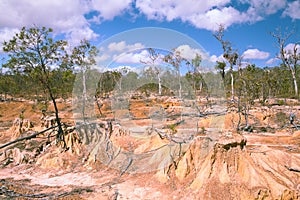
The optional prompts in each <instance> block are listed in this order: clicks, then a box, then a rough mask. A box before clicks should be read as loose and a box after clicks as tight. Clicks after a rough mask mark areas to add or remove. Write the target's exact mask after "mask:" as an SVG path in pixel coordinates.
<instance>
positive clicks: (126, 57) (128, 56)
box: [113, 50, 149, 64]
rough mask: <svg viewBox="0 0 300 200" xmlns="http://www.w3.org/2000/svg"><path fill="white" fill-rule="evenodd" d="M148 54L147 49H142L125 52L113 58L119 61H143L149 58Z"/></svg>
mask: <svg viewBox="0 0 300 200" xmlns="http://www.w3.org/2000/svg"><path fill="white" fill-rule="evenodd" d="M148 55H149V54H148V51H147V50H142V51H141V52H130V53H126V52H125V53H121V54H120V55H115V56H113V60H114V61H115V62H117V63H132V64H133V63H141V61H143V60H146V59H147V58H148Z"/></svg>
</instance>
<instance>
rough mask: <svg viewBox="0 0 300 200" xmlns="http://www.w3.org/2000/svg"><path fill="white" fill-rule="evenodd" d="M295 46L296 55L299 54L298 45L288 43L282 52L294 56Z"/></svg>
mask: <svg viewBox="0 0 300 200" xmlns="http://www.w3.org/2000/svg"><path fill="white" fill-rule="evenodd" d="M295 45H296V49H297V54H300V45H299V44H294V43H289V44H287V45H286V46H285V47H284V50H285V51H286V53H287V54H294V47H295Z"/></svg>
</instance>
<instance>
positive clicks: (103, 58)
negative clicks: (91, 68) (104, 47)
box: [95, 54, 110, 63]
mask: <svg viewBox="0 0 300 200" xmlns="http://www.w3.org/2000/svg"><path fill="white" fill-rule="evenodd" d="M109 58H110V55H108V54H102V55H98V56H96V58H95V60H96V62H97V63H99V62H103V61H106V60H108V59H109Z"/></svg>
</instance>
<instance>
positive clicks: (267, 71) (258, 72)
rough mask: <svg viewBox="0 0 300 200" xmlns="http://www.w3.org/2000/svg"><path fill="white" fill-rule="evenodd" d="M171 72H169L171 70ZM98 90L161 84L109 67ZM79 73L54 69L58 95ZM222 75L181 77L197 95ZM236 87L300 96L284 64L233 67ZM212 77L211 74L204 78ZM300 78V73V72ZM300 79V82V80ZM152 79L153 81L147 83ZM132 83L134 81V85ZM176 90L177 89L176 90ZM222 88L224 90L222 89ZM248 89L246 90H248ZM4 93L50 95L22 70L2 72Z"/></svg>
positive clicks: (145, 89) (66, 94) (227, 84)
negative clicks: (210, 80) (209, 80)
mask: <svg viewBox="0 0 300 200" xmlns="http://www.w3.org/2000/svg"><path fill="white" fill-rule="evenodd" d="M167 73H168V72H167ZM97 74H98V75H97V76H98V78H97V81H98V83H97V90H96V91H95V93H96V95H97V96H98V97H102V98H103V97H108V96H109V95H110V94H112V92H113V91H115V90H120V89H121V90H122V89H123V90H126V89H127V90H130V89H132V90H139V91H138V92H141V93H144V94H147V95H149V94H158V84H156V80H152V79H155V77H151V80H147V79H150V78H149V77H148V76H147V75H146V74H137V73H135V72H129V73H127V74H125V75H124V74H123V75H122V74H121V73H120V72H118V71H107V72H104V73H100V72H97ZM76 75H77V74H76V73H75V72H74V71H72V70H66V71H56V70H53V71H51V73H50V83H51V87H52V88H53V91H54V94H55V95H56V96H55V98H63V99H67V98H70V97H72V90H73V86H74V85H73V84H74V80H75V77H76ZM218 76H220V75H217V74H214V73H212V72H209V73H202V74H201V73H198V72H197V73H192V72H188V73H186V74H185V75H184V76H182V77H181V81H182V82H184V80H186V81H188V83H189V88H188V89H186V88H183V91H184V92H187V91H188V92H194V94H196V95H197V96H206V95H208V94H209V93H210V91H209V89H208V88H209V86H208V85H209V84H211V83H208V82H207V80H208V79H212V80H213V79H216V78H217V77H218ZM233 76H234V80H235V82H234V89H235V91H236V95H239V91H242V93H241V94H242V96H243V97H246V96H247V98H251V99H260V100H262V101H265V100H266V99H267V98H273V97H275V98H297V97H296V96H295V93H294V88H293V78H292V76H291V73H290V71H289V70H288V69H287V68H286V67H284V66H277V67H272V68H259V67H257V66H255V65H248V66H247V67H245V68H243V69H240V70H239V71H233ZM164 77H165V79H164V80H162V82H163V83H165V84H163V93H162V95H172V94H173V95H174V93H172V90H174V89H173V88H176V87H177V86H176V81H175V82H174V83H172V85H173V88H169V85H170V84H166V83H167V82H168V81H171V80H173V81H174V78H172V74H171V73H169V75H168V76H167V75H165V76H164ZM203 77H210V78H206V79H205V78H203ZM297 80H299V81H300V76H299V75H298V76H297ZM299 81H298V82H299ZM137 82H141V83H145V85H141V86H137V85H135V84H136V83H137ZM147 83H149V84H147ZM131 84H132V85H131ZM224 88H225V92H226V96H227V97H230V95H231V93H230V91H231V78H230V73H228V72H227V73H225V74H224ZM173 92H175V93H176V91H173ZM220 92H221V91H220ZM245 92H246V93H245ZM0 94H1V95H2V100H4V99H9V98H11V97H16V98H18V97H21V98H25V99H37V98H40V99H44V100H46V99H48V98H49V97H48V96H49V95H48V94H47V92H46V91H44V87H42V85H41V84H40V83H39V82H38V81H37V80H35V79H32V78H31V77H30V76H28V75H26V74H22V73H12V72H6V73H2V74H0Z"/></svg>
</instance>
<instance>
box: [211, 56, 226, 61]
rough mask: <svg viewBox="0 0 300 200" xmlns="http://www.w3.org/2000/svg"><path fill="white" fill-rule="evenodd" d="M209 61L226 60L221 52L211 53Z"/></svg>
mask: <svg viewBox="0 0 300 200" xmlns="http://www.w3.org/2000/svg"><path fill="white" fill-rule="evenodd" d="M210 61H211V62H217V61H218V62H226V59H225V58H224V57H223V54H222V55H220V56H216V55H212V56H210Z"/></svg>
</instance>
